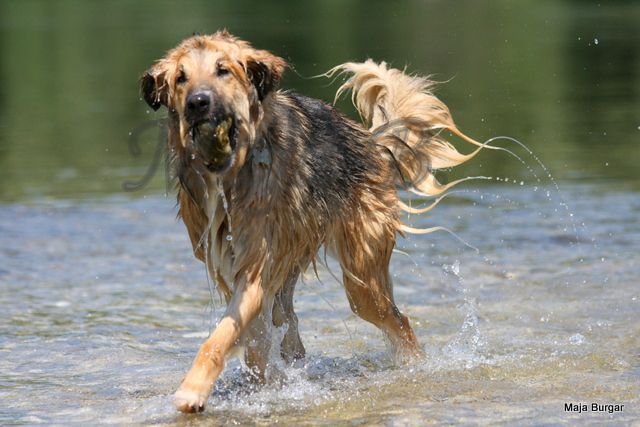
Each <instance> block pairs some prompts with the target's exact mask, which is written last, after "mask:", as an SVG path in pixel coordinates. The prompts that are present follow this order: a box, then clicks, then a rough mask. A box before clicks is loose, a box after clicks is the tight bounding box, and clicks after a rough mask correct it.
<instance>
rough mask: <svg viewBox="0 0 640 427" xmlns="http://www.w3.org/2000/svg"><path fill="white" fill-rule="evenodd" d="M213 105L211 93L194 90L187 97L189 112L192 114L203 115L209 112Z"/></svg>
mask: <svg viewBox="0 0 640 427" xmlns="http://www.w3.org/2000/svg"><path fill="white" fill-rule="evenodd" d="M210 106H211V93H210V92H205V91H200V92H194V93H192V94H191V95H189V96H188V97H187V113H188V114H189V115H190V116H195V117H198V116H202V115H205V114H207V113H209V107H210Z"/></svg>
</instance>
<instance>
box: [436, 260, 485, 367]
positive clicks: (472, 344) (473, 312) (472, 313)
mask: <svg viewBox="0 0 640 427" xmlns="http://www.w3.org/2000/svg"><path fill="white" fill-rule="evenodd" d="M442 270H443V271H444V272H445V273H447V274H450V275H452V276H454V277H455V278H456V280H457V282H458V286H459V288H460V291H461V293H462V297H463V299H464V304H463V305H462V306H461V307H460V309H461V311H462V312H463V313H464V315H465V318H464V321H463V322H462V326H461V328H460V331H459V332H458V334H457V336H456V337H455V338H454V339H453V341H451V342H449V343H448V344H447V345H446V346H445V347H444V348H443V350H442V352H443V353H444V354H449V355H451V356H453V357H455V358H458V359H460V360H462V361H464V362H465V367H466V368H467V369H470V368H472V367H473V366H475V365H477V364H478V362H480V361H482V360H484V358H483V357H482V356H480V355H479V354H478V349H479V347H480V346H481V334H480V329H479V327H478V310H477V308H476V303H475V301H474V299H473V298H472V297H471V295H470V293H469V288H468V287H467V286H466V285H465V284H464V281H463V279H462V276H461V275H460V261H459V260H455V262H454V263H453V264H444V265H442Z"/></svg>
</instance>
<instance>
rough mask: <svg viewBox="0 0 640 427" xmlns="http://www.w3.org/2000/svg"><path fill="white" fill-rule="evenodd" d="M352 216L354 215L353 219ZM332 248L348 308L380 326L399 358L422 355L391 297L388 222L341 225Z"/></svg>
mask: <svg viewBox="0 0 640 427" xmlns="http://www.w3.org/2000/svg"><path fill="white" fill-rule="evenodd" d="M354 219H355V218H354ZM333 237H334V240H333V242H332V243H333V247H332V250H333V251H334V252H335V253H336V254H337V255H338V259H339V261H340V266H341V267H342V271H343V282H344V287H345V290H346V293H347V298H348V299H349V305H350V306H351V310H353V312H354V313H355V314H357V315H358V316H359V317H361V318H362V319H364V320H366V321H367V322H370V323H373V324H374V325H375V326H377V327H378V328H380V329H381V330H382V331H383V332H384V333H385V334H386V336H387V337H388V338H389V340H390V341H391V344H392V345H393V347H394V350H395V355H396V356H397V357H399V358H401V359H402V358H404V357H406V356H409V357H413V356H418V355H421V354H422V350H421V348H420V346H419V344H418V341H417V339H416V336H415V334H414V332H413V330H412V329H411V326H410V325H409V321H408V319H407V317H406V316H405V315H404V314H402V313H401V312H400V310H399V309H398V307H396V305H395V303H394V300H393V285H392V282H391V277H390V276H389V261H390V259H391V253H392V250H393V247H394V245H395V228H394V227H393V225H392V221H389V223H388V224H387V223H386V222H380V221H376V219H365V218H364V215H363V216H362V217H360V218H359V220H357V219H356V221H353V222H352V220H350V221H349V223H348V224H342V225H340V226H339V227H338V229H337V230H336V232H335V233H334V236H333Z"/></svg>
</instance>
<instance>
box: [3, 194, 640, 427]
mask: <svg viewBox="0 0 640 427" xmlns="http://www.w3.org/2000/svg"><path fill="white" fill-rule="evenodd" d="M564 190H565V194H567V195H568V197H569V200H568V201H567V203H568V204H569V206H571V207H572V209H573V211H575V212H577V214H576V216H577V217H578V220H579V221H583V222H585V224H588V226H589V230H588V232H587V231H585V230H584V229H582V228H581V231H580V232H579V240H580V243H579V244H576V243H575V237H574V236H573V235H572V233H571V232H570V231H569V232H565V231H564V229H565V228H566V227H567V224H566V222H565V221H564V220H563V219H562V217H561V215H559V214H558V213H556V212H555V211H556V209H557V204H556V203H555V202H553V201H549V200H548V199H547V198H546V197H539V194H540V192H533V191H532V190H531V189H530V190H528V191H527V190H526V189H525V190H522V189H520V188H519V186H517V187H516V186H511V187H510V186H495V187H486V188H484V187H483V188H482V189H481V190H478V193H474V192H470V193H469V194H462V195H460V194H458V195H457V196H454V195H452V196H451V197H450V199H449V200H448V201H447V202H446V203H441V205H440V206H439V207H438V208H437V209H435V210H433V211H432V212H431V213H430V215H429V216H428V217H414V218H413V220H414V221H416V222H417V225H423V226H426V225H428V224H430V223H432V222H439V223H442V224H446V225H448V226H449V227H450V228H452V229H454V230H456V232H458V233H460V234H461V235H463V236H464V238H465V239H467V240H469V241H470V242H472V243H473V244H474V245H475V246H477V247H478V248H479V249H480V251H481V252H480V254H477V253H476V252H475V251H473V250H469V249H468V248H466V247H465V246H464V245H462V244H460V243H459V242H458V241H457V240H456V239H454V238H452V237H451V236H449V235H448V234H446V233H435V234H431V235H428V236H413V237H411V238H410V239H408V240H402V241H401V242H400V245H399V249H400V250H402V251H404V252H407V253H408V254H409V255H410V257H411V258H409V257H407V256H404V255H402V254H395V255H394V257H393V262H392V274H393V277H394V281H395V285H396V291H395V292H396V297H397V301H398V303H399V305H400V307H401V308H402V309H403V310H404V311H405V312H406V313H407V314H408V315H409V317H410V319H411V322H412V323H413V324H414V325H415V330H416V333H417V335H418V338H419V340H420V342H421V343H422V344H423V345H424V347H425V349H426V352H427V355H428V358H427V360H425V361H423V362H420V363H415V364H410V365H408V366H394V365H393V364H392V363H391V361H390V360H389V358H388V356H387V354H386V352H385V345H384V342H383V341H382V339H381V338H382V337H381V334H380V333H378V331H377V330H375V329H374V328H373V327H370V326H369V325H367V324H364V323H363V322H362V321H360V320H359V319H356V318H354V316H353V315H352V314H351V312H350V310H349V308H348V304H347V302H346V298H345V297H344V293H343V291H342V290H341V287H340V285H338V284H337V283H336V282H335V280H333V279H332V277H331V275H330V274H329V272H327V271H325V270H322V271H321V279H322V284H320V282H318V281H317V280H316V279H314V278H313V277H311V276H310V277H307V279H306V280H305V282H304V283H303V284H301V285H300V286H299V289H298V293H297V296H296V301H295V304H296V310H297V312H298V316H299V319H300V329H301V334H302V337H303V340H304V342H305V344H306V346H307V351H308V354H309V357H308V359H307V360H306V361H304V363H301V364H299V365H298V366H296V367H294V368H291V369H288V370H287V371H286V374H287V376H288V380H287V381H286V382H285V384H284V385H283V386H269V387H266V388H264V389H259V390H254V389H252V388H251V387H252V386H250V385H249V384H246V383H244V382H243V380H242V377H241V375H240V373H239V364H238V363H237V362H234V363H232V364H231V368H230V369H228V370H227V371H226V372H225V374H224V375H223V378H222V381H221V383H220V384H218V386H217V388H216V392H215V393H214V397H213V398H212V400H211V401H210V405H209V408H208V409H207V412H206V413H205V414H204V416H202V417H201V418H198V419H202V420H203V421H202V422H203V423H209V422H211V421H212V420H216V421H218V422H220V423H221V424H224V423H226V422H231V421H234V420H235V421H237V422H241V423H242V422H248V421H251V420H254V421H255V420H258V421H260V420H261V421H263V422H265V423H271V422H275V421H276V420H277V421H279V422H283V423H299V422H302V421H304V420H318V421H322V422H327V423H330V422H332V421H338V420H343V421H344V420H347V419H348V420H350V421H349V422H352V423H360V422H363V423H369V422H376V423H384V422H387V421H388V422H392V423H402V422H403V421H402V420H410V421H411V422H416V423H417V422H419V421H420V420H423V421H427V420H435V421H439V422H465V421H471V422H473V421H474V420H475V421H478V420H480V419H491V420H493V422H501V421H504V422H535V421H536V420H542V419H544V420H547V421H549V422H553V421H554V420H562V419H567V417H569V418H570V417H571V416H570V415H566V414H565V413H564V412H563V404H564V402H565V401H567V402H568V401H587V402H591V401H598V402H603V403H624V404H626V405H628V406H627V408H628V410H625V412H623V413H622V414H616V415H613V416H612V417H611V420H615V421H616V422H624V421H628V420H631V419H633V418H634V417H637V416H639V415H640V414H639V413H638V410H637V408H638V406H637V405H638V404H640V402H639V400H638V396H639V395H640V381H639V379H640V371H639V370H638V359H637V357H638V355H637V349H638V346H639V345H640V334H639V333H638V332H640V319H639V316H638V313H639V312H640V293H639V292H638V288H637V283H636V282H635V280H636V278H637V273H638V271H637V265H638V262H639V261H640V259H639V258H640V256H639V255H638V254H640V239H639V238H638V236H639V235H640V233H638V232H639V231H640V220H638V212H640V199H639V198H638V197H637V195H636V194H635V193H633V192H628V191H623V190H618V191H607V190H606V189H605V188H603V187H602V186H597V185H584V186H570V187H567V186H565V187H564ZM485 193H486V194H485ZM489 193H491V194H497V195H500V199H496V197H491V196H488V195H487V194H489ZM506 200H508V202H507V201H506ZM173 205H174V202H173V200H172V199H167V198H164V197H162V196H150V197H145V198H139V199H130V198H124V197H119V196H113V197H109V198H106V199H99V200H87V201H82V202H75V201H74V202H69V201H48V202H41V203H33V202H30V203H18V204H9V205H3V206H2V208H1V209H0V224H3V226H2V235H3V236H4V237H3V239H2V244H1V246H0V256H1V257H2V260H3V262H2V270H1V271H0V280H1V281H2V284H3V292H2V294H1V295H0V305H1V306H2V307H3V310H4V314H3V322H2V324H1V325H2V326H1V329H0V331H1V333H0V337H1V338H0V344H1V346H0V348H1V350H0V351H1V353H2V357H1V358H0V401H2V402H4V403H3V405H2V409H1V410H0V423H2V424H7V423H28V424H30V423H37V422H42V423H47V424H48V423H72V422H77V423H91V422H95V421H96V420H100V421H101V422H114V423H131V422H152V423H173V422H178V421H180V420H181V419H182V418H183V417H182V416H180V415H177V414H175V413H174V411H173V409H172V406H171V394H172V392H173V391H174V389H175V387H176V386H177V385H178V384H179V382H180V379H181V378H182V375H183V374H184V372H185V371H186V369H187V368H188V367H189V365H190V363H191V360H192V358H193V356H194V354H195V351H196V350H197V348H198V345H199V343H200V342H201V341H202V340H203V339H204V338H205V337H206V335H207V333H208V326H209V321H210V319H211V314H210V311H209V309H210V307H209V306H208V301H209V291H208V288H207V285H206V278H205V273H204V268H203V266H202V265H201V264H199V263H198V262H196V261H195V260H194V259H193V257H192V255H191V248H190V244H189V242H188V239H187V236H186V233H185V232H184V230H183V226H182V225H181V224H180V223H176V221H175V220H174V215H173V214H174V213H175V210H174V206H173ZM490 206H491V207H492V209H489V207H490ZM593 206H599V207H600V208H599V209H594V208H593ZM496 211H499V212H500V221H499V223H496V221H495V215H496ZM458 216H460V218H461V219H457V217H458ZM7 224H11V226H10V227H9V226H7ZM523 224H526V226H525V225H523ZM591 239H595V240H594V241H592V240H591ZM412 259H413V260H415V261H416V263H417V265H416V263H414V262H413V261H412ZM443 266H445V267H444V268H443ZM330 267H332V268H333V269H334V271H337V266H336V265H335V264H333V263H331V262H330ZM323 300H324V301H326V302H322V301H323ZM222 309H223V304H222V303H221V302H219V301H217V300H216V305H215V306H214V313H213V317H214V318H216V317H218V316H219V315H220V314H221V312H222ZM343 322H344V323H343ZM7 403H8V405H7ZM486 417H488V418H486ZM587 417H588V418H591V419H593V420H606V419H609V418H608V417H609V416H608V415H598V414H587ZM576 419H578V417H577V416H576ZM580 419H584V416H582V417H581V418H580ZM192 422H196V421H192Z"/></svg>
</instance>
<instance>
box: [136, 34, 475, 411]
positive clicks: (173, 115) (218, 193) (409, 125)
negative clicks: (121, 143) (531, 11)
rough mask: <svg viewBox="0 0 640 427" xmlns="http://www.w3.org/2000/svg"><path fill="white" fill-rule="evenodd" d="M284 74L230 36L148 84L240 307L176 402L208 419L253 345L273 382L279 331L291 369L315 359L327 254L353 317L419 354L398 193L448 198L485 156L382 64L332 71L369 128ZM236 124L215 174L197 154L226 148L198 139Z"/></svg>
mask: <svg viewBox="0 0 640 427" xmlns="http://www.w3.org/2000/svg"><path fill="white" fill-rule="evenodd" d="M285 68H286V63H285V61H284V60H283V59H281V58H279V57H277V56H275V55H273V54H271V53H269V52H267V51H263V50H257V49H254V48H252V47H251V46H250V45H249V44H248V43H246V42H244V41H241V40H239V39H237V38H235V37H234V36H232V35H230V34H229V33H227V32H226V31H221V32H217V33H215V34H213V35H210V36H194V37H191V38H189V39H186V40H185V41H183V42H182V43H181V44H180V45H178V47H176V48H175V49H173V50H171V51H169V52H168V53H167V55H166V56H165V57H164V58H163V59H161V60H159V61H158V62H157V63H156V64H154V65H153V66H152V67H151V68H150V69H149V70H148V71H147V72H146V73H145V75H144V76H143V78H142V81H141V84H142V92H143V95H144V98H145V100H146V101H147V102H148V103H149V105H151V106H152V107H153V108H154V109H157V108H159V107H160V106H165V107H166V108H167V110H168V117H169V129H168V144H169V147H170V150H171V151H172V153H174V156H175V167H176V175H177V177H178V180H179V185H178V202H179V214H180V216H181V217H182V219H183V221H184V223H185V225H186V227H187V231H188V233H189V237H190V239H191V243H192V245H193V250H194V254H195V256H196V257H197V258H198V259H200V260H201V261H203V262H204V263H205V264H206V266H207V269H208V271H209V273H210V275H211V276H212V277H214V278H215V281H216V283H217V286H218V287H219V289H220V290H221V292H222V294H223V295H224V297H225V299H226V301H227V311H226V313H225V315H224V317H223V318H222V320H221V321H220V323H219V324H218V325H217V327H216V328H215V330H214V331H213V332H212V333H211V335H210V337H209V338H208V339H207V340H206V341H205V342H204V343H203V344H202V346H201V347H200V350H199V351H198V354H197V356H196V358H195V361H194V363H193V366H192V367H191V369H190V370H189V372H188V373H187V375H186V377H185V379H184V381H183V382H182V384H181V385H180V387H179V389H178V391H177V392H176V398H175V402H176V406H177V408H178V409H179V410H180V411H183V412H193V411H199V410H202V409H203V408H204V405H205V402H206V400H207V397H208V396H209V393H210V391H211V389H212V387H213V384H214V382H215V380H216V379H217V377H218V376H219V374H220V372H221V371H222V369H223V367H224V360H225V357H226V356H227V355H229V354H230V352H231V351H232V350H233V348H234V347H235V346H240V345H243V344H244V343H245V342H247V341H249V340H251V341H252V342H253V344H252V345H251V346H249V347H247V352H246V354H245V359H246V362H247V364H248V366H249V367H250V368H251V370H252V373H253V376H254V378H255V379H256V380H258V381H264V379H265V372H266V370H267V356H268V354H269V348H270V346H271V340H272V337H271V334H270V331H271V330H272V328H273V326H274V325H275V326H281V325H286V326H287V332H286V334H285V337H284V339H283V341H282V343H280V352H281V355H282V356H283V358H284V359H285V360H287V361H292V360H295V359H297V358H301V357H304V351H305V350H304V347H303V345H302V342H301V340H300V337H299V335H298V327H297V318H296V315H295V313H294V311H293V299H292V298H293V291H294V287H295V284H296V282H297V280H298V276H299V274H300V273H301V272H302V271H304V270H305V269H307V268H308V266H309V265H310V264H312V265H313V266H314V268H315V259H316V255H317V253H318V250H319V249H320V248H321V246H323V245H324V246H325V248H326V249H327V251H328V253H329V254H331V255H332V256H334V257H336V258H337V259H338V261H339V262H340V266H341V268H342V270H343V283H344V286H345V290H346V293H347V298H348V300H349V304H350V306H351V308H352V309H353V311H354V312H355V313H357V314H358V315H359V316H360V317H361V318H363V319H365V320H367V321H369V322H371V323H373V324H374V325H376V326H377V327H379V328H380V329H381V330H382V331H383V332H384V333H385V334H386V336H387V337H388V338H389V339H390V341H391V343H392V344H393V346H394V348H395V350H396V353H397V354H400V355H417V354H420V353H421V350H420V347H419V345H418V342H417V340H416V337H415V335H414V333H413V331H412V329H411V326H410V325H409V323H408V320H407V318H406V317H405V316H404V315H402V314H401V313H400V311H399V310H398V308H397V307H396V306H395V304H394V301H393V293H392V282H391V278H390V276H389V270H388V265H389V260H390V257H391V253H392V250H393V248H394V246H395V239H396V235H397V234H398V232H402V231H403V230H405V231H410V232H420V230H415V229H411V228H408V227H405V226H403V225H402V224H401V222H400V219H399V213H400V210H402V209H404V210H406V211H409V212H418V211H419V210H416V209H413V208H410V207H409V206H407V205H405V204H404V203H402V202H401V201H400V200H399V198H398V194H397V189H396V188H397V186H401V185H406V186H409V187H410V188H412V189H413V190H414V191H416V192H419V193H422V194H425V195H437V194H441V193H442V192H443V191H444V190H445V189H446V188H449V187H450V186H451V185H452V184H449V185H446V186H443V185H440V184H439V183H438V182H437V181H436V179H435V177H434V175H433V172H434V170H436V169H439V168H448V167H452V166H455V165H458V164H460V163H462V162H464V161H466V160H468V159H469V158H471V157H472V156H473V155H475V153H476V152H477V150H476V151H475V152H473V153H471V154H468V155H463V154H460V153H459V152H458V151H457V150H456V149H455V148H454V147H453V146H452V145H451V144H449V143H448V142H447V141H445V140H444V138H443V137H442V136H441V134H440V131H442V130H443V129H446V130H449V131H451V132H453V133H454V134H456V135H459V136H461V137H462V138H463V139H466V140H467V141H469V142H471V143H473V144H476V145H479V148H478V150H479V149H480V148H482V145H481V144H478V143H476V142H475V141H473V140H471V139H469V138H467V137H466V136H464V135H463V134H462V133H460V131H459V130H458V129H457V128H456V126H455V125H454V123H453V120H452V119H451V115H450V113H449V110H448V109H447V107H446V106H445V105H444V104H443V103H442V102H441V101H440V100H438V99H437V98H436V97H435V96H433V94H432V93H431V92H430V88H431V85H432V82H431V81H429V80H427V79H425V78H422V77H412V76H408V75H406V74H404V73H403V72H401V71H399V70H395V69H392V68H388V67H387V66H386V64H385V63H381V64H376V63H374V62H372V61H370V60H369V61H366V62H364V63H346V64H342V65H340V66H338V67H336V68H334V69H333V70H331V71H330V72H329V73H328V75H334V74H338V73H344V74H346V75H348V76H349V79H348V80H347V81H346V83H345V84H344V85H343V86H342V87H341V88H340V90H339V91H338V94H340V93H342V92H344V91H346V90H351V91H352V94H353V100H354V104H355V105H356V107H357V109H358V111H359V112H360V114H361V116H362V118H363V119H364V121H365V122H366V123H367V124H368V126H369V129H366V128H365V127H363V126H362V125H361V124H358V123H356V122H354V121H352V120H350V119H348V118H346V117H345V116H343V115H342V114H340V113H339V112H337V111H336V110H335V109H333V108H332V107H331V106H329V105H326V104H324V103H322V102H321V101H317V100H313V99H311V98H307V97H304V96H302V95H299V94H296V93H293V92H286V91H280V90H278V89H277V86H278V84H279V81H280V79H281V77H282V74H283V72H284V69H285ZM203 99H206V102H207V103H206V104H205V103H204V101H203V102H202V103H200V104H198V102H200V101H202V100H203ZM226 117H228V118H229V119H228V120H233V130H232V131H230V133H229V137H230V138H231V140H232V141H233V153H232V155H230V157H229V158H228V159H227V162H226V163H225V164H222V165H217V164H216V165H213V166H212V164H211V163H210V159H207V158H206V156H203V155H202V154H201V151H198V147H199V146H201V145H202V144H216V143H217V142H216V141H215V140H211V141H210V140H206V139H204V140H203V138H204V137H202V136H198V135H200V134H199V129H201V127H202V126H203V125H202V123H203V122H206V123H213V125H215V124H217V123H219V122H220V120H222V119H224V118H226ZM436 203H437V201H436ZM422 211H425V210H421V211H420V212H422ZM427 231H428V230H427Z"/></svg>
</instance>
